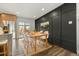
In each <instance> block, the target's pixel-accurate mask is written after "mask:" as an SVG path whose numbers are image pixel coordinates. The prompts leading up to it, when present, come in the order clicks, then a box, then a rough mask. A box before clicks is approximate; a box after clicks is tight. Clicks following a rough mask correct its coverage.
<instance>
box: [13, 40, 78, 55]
mask: <svg viewBox="0 0 79 59" xmlns="http://www.w3.org/2000/svg"><path fill="white" fill-rule="evenodd" d="M13 56H25V55H24V48H23V40H19V48H18V49H17V51H16V49H15V48H14V47H13ZM32 56H77V54H76V53H73V52H71V51H68V50H66V49H64V48H61V47H59V46H56V45H53V46H52V47H51V48H49V49H46V50H44V51H42V52H39V53H37V54H34V55H32Z"/></svg>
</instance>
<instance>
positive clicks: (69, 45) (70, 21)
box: [62, 3, 76, 52]
mask: <svg viewBox="0 0 79 59" xmlns="http://www.w3.org/2000/svg"><path fill="white" fill-rule="evenodd" d="M62 46H63V47H64V48H66V49H69V50H71V51H74V52H76V4H75V3H68V4H64V5H63V6H62Z"/></svg>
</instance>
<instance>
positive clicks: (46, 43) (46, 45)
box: [45, 35, 48, 48]
mask: <svg viewBox="0 0 79 59" xmlns="http://www.w3.org/2000/svg"><path fill="white" fill-rule="evenodd" d="M45 47H46V48H47V47H48V39H47V35H46V42H45Z"/></svg>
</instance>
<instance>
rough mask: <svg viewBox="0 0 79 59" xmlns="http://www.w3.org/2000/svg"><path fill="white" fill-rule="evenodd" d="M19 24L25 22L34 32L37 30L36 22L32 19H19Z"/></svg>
mask: <svg viewBox="0 0 79 59" xmlns="http://www.w3.org/2000/svg"><path fill="white" fill-rule="evenodd" d="M19 22H24V23H27V24H30V26H31V27H30V30H34V29H35V20H33V19H30V18H23V17H17V24H18V23H19Z"/></svg>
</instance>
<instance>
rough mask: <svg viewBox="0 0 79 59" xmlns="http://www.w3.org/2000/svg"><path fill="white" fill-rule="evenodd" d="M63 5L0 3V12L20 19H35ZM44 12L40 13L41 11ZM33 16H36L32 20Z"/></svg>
mask: <svg viewBox="0 0 79 59" xmlns="http://www.w3.org/2000/svg"><path fill="white" fill-rule="evenodd" d="M62 4H63V3H0V11H1V12H8V13H12V14H16V15H17V16H20V17H25V18H30V19H37V18H39V17H41V16H42V15H44V14H46V13H48V12H49V11H51V10H53V9H55V8H56V7H58V6H60V5H62ZM42 8H44V9H45V10H44V11H42V10H41V9H42ZM34 16H36V17H35V18H34Z"/></svg>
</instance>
